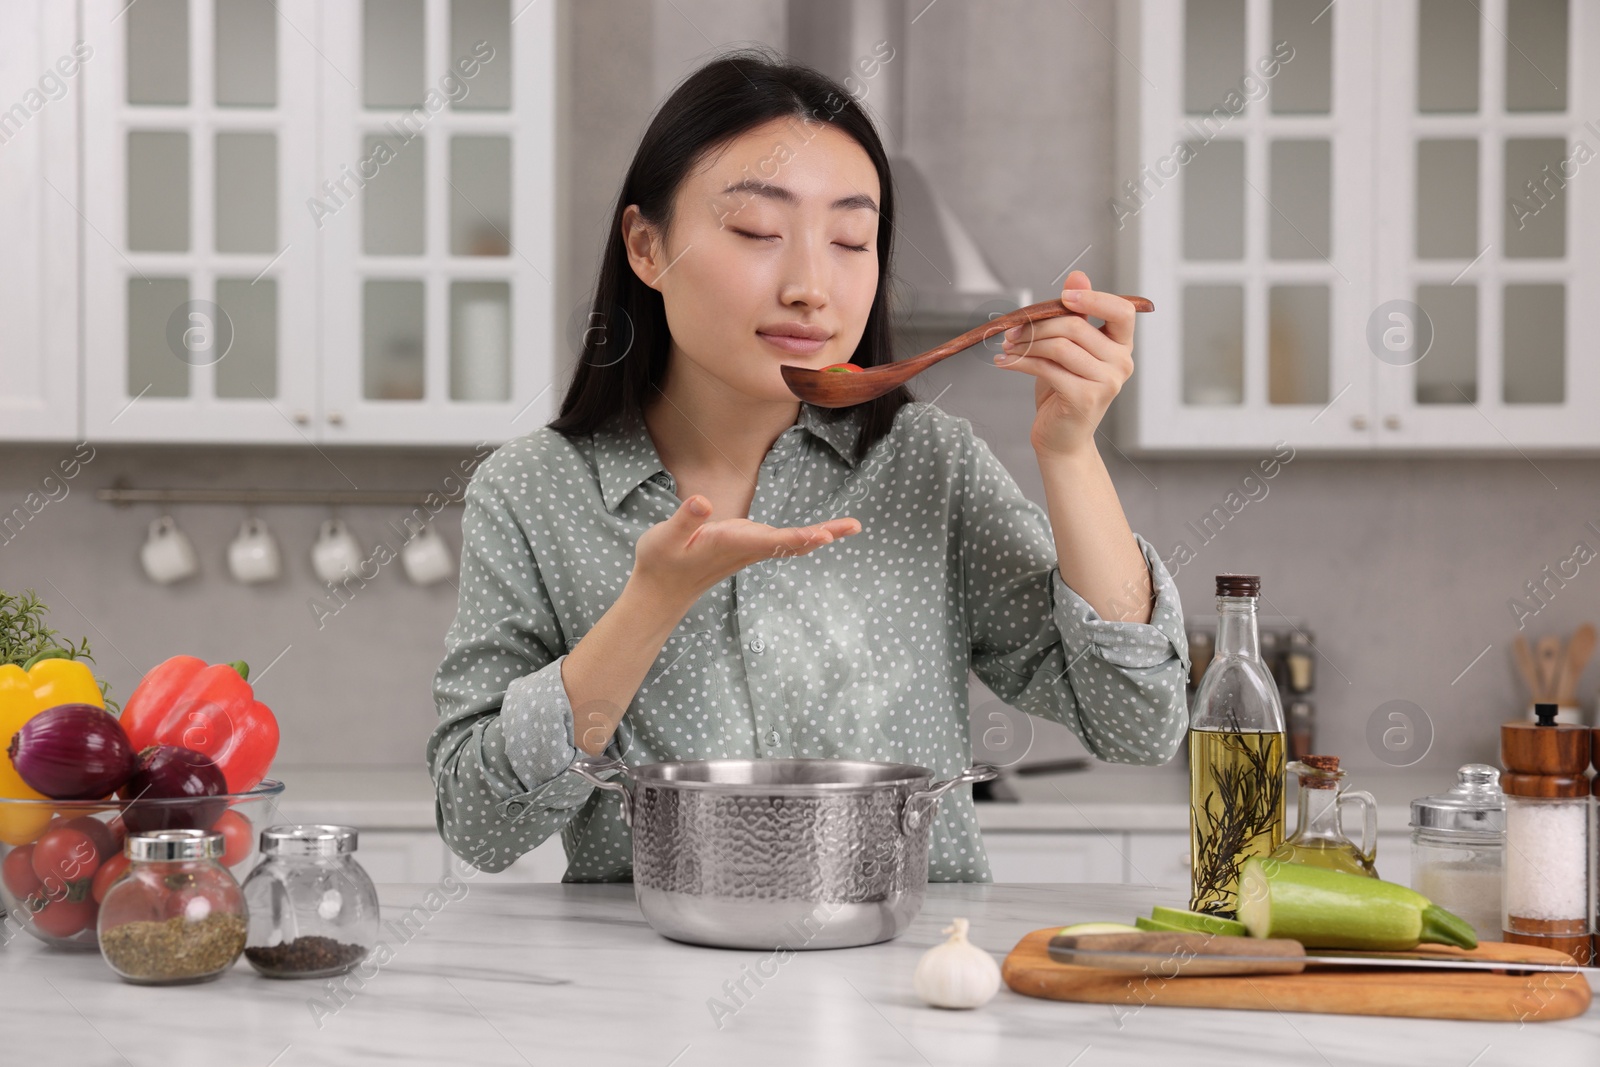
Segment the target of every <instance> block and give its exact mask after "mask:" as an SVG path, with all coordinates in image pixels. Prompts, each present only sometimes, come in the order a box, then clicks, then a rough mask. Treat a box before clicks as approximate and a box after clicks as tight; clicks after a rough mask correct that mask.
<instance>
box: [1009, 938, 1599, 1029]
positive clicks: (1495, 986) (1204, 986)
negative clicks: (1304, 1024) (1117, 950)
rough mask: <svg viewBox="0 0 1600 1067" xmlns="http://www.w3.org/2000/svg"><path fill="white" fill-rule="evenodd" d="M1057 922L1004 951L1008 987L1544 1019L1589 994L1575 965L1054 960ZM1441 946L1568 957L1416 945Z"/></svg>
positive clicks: (1053, 994) (1135, 1003) (1248, 1006)
mask: <svg viewBox="0 0 1600 1067" xmlns="http://www.w3.org/2000/svg"><path fill="white" fill-rule="evenodd" d="M1060 929H1061V927H1059V926H1052V927H1049V928H1048V929H1044V930H1035V931H1033V933H1031V934H1028V935H1027V936H1026V937H1024V938H1023V939H1022V940H1021V941H1019V942H1017V947H1016V948H1014V949H1012V950H1011V953H1010V955H1008V956H1006V960H1005V964H1004V965H1003V966H1002V967H1001V968H1000V974H1001V977H1002V978H1004V979H1005V983H1006V985H1008V986H1010V987H1011V988H1012V989H1013V990H1014V991H1016V992H1018V993H1021V994H1023V995H1024V996H1029V997H1043V998H1045V999H1046V1000H1075V1001H1082V1002H1086V1003H1090V1004H1112V1005H1123V1006H1126V1007H1127V1008H1128V1009H1129V1010H1136V1009H1138V1008H1140V1007H1141V1006H1144V1005H1154V1006H1165V1007H1179V1008H1236V1009H1241V1010H1244V1011H1304V1012H1315V1013H1319V1014H1326V1015H1393V1016H1402V1017H1406V1018H1413V1019H1484V1020H1500V1021H1508V1022H1516V1021H1526V1022H1547V1021H1550V1020H1554V1019H1570V1018H1572V1017H1573V1016H1574V1015H1582V1014H1583V1013H1584V1012H1585V1011H1586V1010H1588V1007H1589V1001H1590V999H1591V997H1592V996H1593V993H1592V991H1591V990H1590V988H1589V983H1588V981H1587V979H1585V978H1584V976H1583V975H1582V974H1556V973H1553V972H1542V973H1536V974H1527V975H1521V976H1517V975H1501V974H1494V973H1492V972H1478V973H1469V972H1454V973H1452V972H1444V971H1434V972H1429V971H1421V970H1416V971H1405V970H1388V969H1382V970H1380V969H1374V970H1370V971H1356V970H1350V969H1348V968H1340V969H1337V970H1335V969H1332V968H1324V969H1321V970H1308V971H1306V972H1305V973H1303V974H1273V975H1233V976H1229V977H1225V978H1212V977H1206V978H1164V977H1161V976H1160V975H1140V974H1128V973H1126V972H1122V971H1106V970H1101V969H1099V968H1096V967H1079V966H1075V965H1073V964H1067V963H1056V962H1055V961H1054V960H1052V959H1051V958H1050V953H1049V948H1048V946H1049V943H1050V939H1051V938H1052V937H1054V936H1055V935H1056V934H1057V933H1058V932H1059V931H1060ZM1422 950H1429V951H1437V952H1438V953H1439V954H1440V955H1441V956H1461V957H1465V958H1468V959H1492V960H1520V961H1522V962H1526V963H1571V962H1572V958H1571V957H1570V956H1567V955H1565V954H1564V953H1561V952H1556V951H1555V950H1553V949H1548V948H1537V947H1531V946H1527V945H1508V944H1505V943H1504V942H1500V941H1484V942H1481V943H1480V944H1479V945H1478V947H1477V948H1475V949H1473V950H1471V951H1464V950H1461V949H1453V948H1445V947H1443V946H1438V945H1429V946H1423V948H1422V949H1419V951H1422Z"/></svg>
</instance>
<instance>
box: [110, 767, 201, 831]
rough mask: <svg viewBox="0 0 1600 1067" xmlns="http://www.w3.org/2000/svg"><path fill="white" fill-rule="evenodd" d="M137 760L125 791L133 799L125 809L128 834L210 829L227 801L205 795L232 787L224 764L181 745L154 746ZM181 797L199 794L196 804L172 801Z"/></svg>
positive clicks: (126, 796) (123, 818) (124, 819)
mask: <svg viewBox="0 0 1600 1067" xmlns="http://www.w3.org/2000/svg"><path fill="white" fill-rule="evenodd" d="M137 762H138V769H137V770H135V771H134V772H133V776H132V777H130V778H129V779H128V781H127V784H126V785H124V786H123V787H122V794H121V795H122V798H123V799H124V800H127V801H130V803H129V804H128V807H127V809H126V810H125V811H123V813H122V821H123V823H125V824H126V825H127V827H128V832H129V833H134V834H138V833H145V832H147V831H150V830H209V829H211V824H212V823H214V822H216V821H217V819H218V817H219V816H221V815H222V812H223V810H224V809H226V808H227V806H228V802H227V801H226V800H221V799H218V800H211V799H203V798H210V797H217V796H219V795H221V794H224V793H226V792H227V791H228V784H227V778H225V777H224V776H223V773H222V768H221V767H218V766H217V765H216V763H215V762H213V761H212V759H211V757H209V756H205V755H202V754H201V753H199V752H196V751H194V750H193V749H190V748H180V747H179V746H177V745H151V746H149V747H148V748H145V749H143V750H141V751H140V752H139V756H138V761H137ZM182 797H194V798H196V799H195V801H194V803H192V804H173V803H170V801H171V800H172V799H175V798H182ZM152 801H155V802H157V803H151V802H152Z"/></svg>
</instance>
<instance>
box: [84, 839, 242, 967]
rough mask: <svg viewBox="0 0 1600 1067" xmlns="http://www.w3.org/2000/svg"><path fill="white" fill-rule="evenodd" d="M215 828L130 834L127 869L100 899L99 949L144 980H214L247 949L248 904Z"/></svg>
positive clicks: (113, 964) (126, 848)
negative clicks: (225, 861)
mask: <svg viewBox="0 0 1600 1067" xmlns="http://www.w3.org/2000/svg"><path fill="white" fill-rule="evenodd" d="M223 851H224V842H223V838H222V835H221V834H219V833H217V832H215V831H212V830H154V831H150V832H147V833H137V834H129V835H128V840H127V842H126V844H125V845H124V846H123V854H124V855H125V856H127V857H128V870H127V873H126V874H124V875H123V876H122V878H120V879H119V880H118V881H117V882H115V883H114V884H113V885H112V886H111V888H110V889H109V890H107V892H106V895H105V899H104V900H103V901H101V903H100V916H99V920H98V924H97V931H98V934H99V939H100V954H101V955H102V956H104V957H105V961H106V963H107V964H109V965H110V967H111V969H112V970H113V971H115V972H117V974H118V975H119V976H121V977H122V978H124V979H126V980H127V981H129V982H134V983H137V984H139V985H177V984H181V983H185V982H204V981H209V980H210V979H213V978H216V977H217V976H218V975H220V974H222V973H223V972H224V971H226V970H227V969H228V968H229V967H232V966H233V964H234V962H235V961H236V960H238V958H239V953H240V951H241V950H243V948H244V937H245V927H246V920H245V902H244V894H243V893H241V892H240V891H239V883H238V882H236V881H234V879H233V875H232V874H229V873H228V869H227V868H226V867H224V866H223V865H222V863H221V857H222V854H223Z"/></svg>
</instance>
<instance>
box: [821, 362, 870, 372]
mask: <svg viewBox="0 0 1600 1067" xmlns="http://www.w3.org/2000/svg"><path fill="white" fill-rule="evenodd" d="M822 369H823V371H825V372H827V373H832V374H859V373H860V372H861V371H862V370H863V368H861V367H858V366H856V365H855V364H854V363H832V364H829V365H828V366H826V367H823V368H822Z"/></svg>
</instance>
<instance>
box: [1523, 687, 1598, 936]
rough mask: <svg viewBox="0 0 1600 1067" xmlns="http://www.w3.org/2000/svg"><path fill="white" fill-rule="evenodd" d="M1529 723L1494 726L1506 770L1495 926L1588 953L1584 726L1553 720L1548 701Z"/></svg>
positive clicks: (1589, 921) (1587, 744) (1587, 805)
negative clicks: (1499, 920) (1498, 913)
mask: <svg viewBox="0 0 1600 1067" xmlns="http://www.w3.org/2000/svg"><path fill="white" fill-rule="evenodd" d="M1534 714H1535V715H1536V716H1537V717H1538V722H1537V723H1530V722H1508V723H1506V724H1504V725H1503V726H1501V727H1500V755H1501V760H1502V762H1503V763H1504V764H1505V767H1506V773H1505V774H1504V775H1502V776H1501V778H1500V788H1501V790H1502V791H1503V792H1504V793H1505V795H1506V851H1505V865H1504V875H1503V881H1502V892H1501V910H1502V913H1503V914H1502V923H1501V929H1502V930H1503V931H1504V937H1505V939H1506V940H1507V941H1510V942H1514V943H1516V944H1520V945H1540V946H1543V947H1545V948H1553V949H1556V950H1558V951H1561V952H1565V953H1567V954H1568V955H1570V956H1572V957H1573V958H1574V959H1576V960H1578V961H1579V962H1580V963H1583V964H1587V963H1588V962H1589V960H1590V958H1591V950H1592V947H1593V945H1592V942H1591V939H1590V938H1591V935H1592V934H1593V932H1594V931H1593V929H1592V922H1593V915H1592V914H1591V913H1592V911H1593V905H1592V903H1591V900H1590V888H1589V862H1590V855H1591V848H1590V841H1589V837H1590V830H1589V822H1590V813H1589V808H1590V804H1591V800H1590V797H1589V782H1588V780H1587V779H1586V778H1585V777H1584V771H1585V770H1587V769H1588V766H1589V759H1590V747H1591V745H1592V743H1593V742H1592V739H1591V737H1590V731H1589V728H1588V727H1586V726H1572V725H1567V724H1560V723H1557V722H1556V705H1554V704H1538V705H1535V707H1534Z"/></svg>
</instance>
